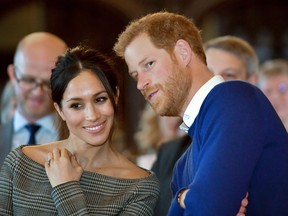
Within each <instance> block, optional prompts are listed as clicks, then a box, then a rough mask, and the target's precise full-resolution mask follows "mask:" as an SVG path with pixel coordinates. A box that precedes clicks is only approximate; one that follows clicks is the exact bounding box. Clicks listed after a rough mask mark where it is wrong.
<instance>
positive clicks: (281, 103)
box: [260, 74, 288, 129]
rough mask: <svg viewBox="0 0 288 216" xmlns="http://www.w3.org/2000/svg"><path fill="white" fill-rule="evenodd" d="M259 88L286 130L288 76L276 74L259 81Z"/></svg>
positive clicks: (287, 119) (287, 127) (287, 118)
mask: <svg viewBox="0 0 288 216" xmlns="http://www.w3.org/2000/svg"><path fill="white" fill-rule="evenodd" d="M260 88H261V89H262V91H263V92H264V94H265V95H266V96H267V97H268V99H269V100H270V102H271V103H272V105H273V107H274V108H275V110H276V112H277V113H278V115H279V117H280V118H281V120H282V122H283V123H284V125H285V127H286V129H288V76H287V75H286V74H278V75H274V76H269V77H265V78H262V79H261V82H260Z"/></svg>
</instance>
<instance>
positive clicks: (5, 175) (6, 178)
mask: <svg viewBox="0 0 288 216" xmlns="http://www.w3.org/2000/svg"><path fill="white" fill-rule="evenodd" d="M13 161H14V157H13V155H12V154H11V153H10V154H9V155H8V156H7V157H6V159H5V161H4V163H3V165H2V166H1V170H0V215H3V216H9V215H13V202H12V193H13V170H12V169H13Z"/></svg>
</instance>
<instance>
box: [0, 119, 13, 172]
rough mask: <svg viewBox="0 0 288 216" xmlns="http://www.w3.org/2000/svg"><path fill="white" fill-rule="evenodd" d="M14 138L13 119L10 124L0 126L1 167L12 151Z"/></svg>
mask: <svg viewBox="0 0 288 216" xmlns="http://www.w3.org/2000/svg"><path fill="white" fill-rule="evenodd" d="M12 136H13V119H12V120H10V121H9V122H7V123H5V124H3V125H0V167H1V165H2V163H3V161H4V159H5V158H6V156H7V155H8V153H9V152H10V151H11V148H12Z"/></svg>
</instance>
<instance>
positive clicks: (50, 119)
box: [13, 109, 58, 132]
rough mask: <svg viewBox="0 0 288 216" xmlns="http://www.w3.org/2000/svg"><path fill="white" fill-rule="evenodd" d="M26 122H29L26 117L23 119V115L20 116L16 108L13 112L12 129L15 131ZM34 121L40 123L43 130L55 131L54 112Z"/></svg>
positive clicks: (55, 118)
mask: <svg viewBox="0 0 288 216" xmlns="http://www.w3.org/2000/svg"><path fill="white" fill-rule="evenodd" d="M28 123H29V122H28V121H27V119H25V117H24V116H22V115H21V114H20V113H19V111H18V110H17V109H16V110H15V114H14V122H13V124H14V131H15V132H17V131H19V130H21V129H22V128H23V127H25V125H26V124H28ZM35 123H36V124H39V125H41V127H43V128H45V130H48V131H51V132H55V131H56V130H57V128H56V124H58V122H57V117H56V113H51V114H49V115H46V116H44V117H42V118H40V119H38V120H37V121H36V122H35Z"/></svg>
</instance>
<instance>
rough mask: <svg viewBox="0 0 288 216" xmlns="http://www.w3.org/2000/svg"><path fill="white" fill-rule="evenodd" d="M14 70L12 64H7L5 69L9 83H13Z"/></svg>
mask: <svg viewBox="0 0 288 216" xmlns="http://www.w3.org/2000/svg"><path fill="white" fill-rule="evenodd" d="M14 70H15V68H14V65H13V64H9V65H8V67H7V74H8V76H9V79H10V81H11V82H13V81H14V80H15V72H14Z"/></svg>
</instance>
